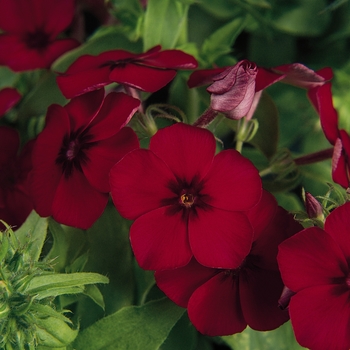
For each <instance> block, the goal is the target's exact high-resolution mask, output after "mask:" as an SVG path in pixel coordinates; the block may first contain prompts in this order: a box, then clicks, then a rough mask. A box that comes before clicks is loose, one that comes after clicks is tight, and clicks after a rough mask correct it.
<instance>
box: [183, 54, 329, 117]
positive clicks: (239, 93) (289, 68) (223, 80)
mask: <svg viewBox="0 0 350 350" xmlns="http://www.w3.org/2000/svg"><path fill="white" fill-rule="evenodd" d="M279 81H281V82H283V83H286V84H290V85H295V86H298V87H300V88H305V89H308V90H310V89H314V88H319V87H321V86H323V85H324V84H326V83H327V82H328V79H327V78H325V77H324V76H323V74H322V70H321V71H319V72H315V71H313V70H312V69H310V68H307V67H306V66H304V65H303V64H300V63H292V64H286V65H282V66H278V67H274V68H270V69H266V68H263V67H257V66H256V65H255V63H253V62H250V61H248V60H242V61H239V62H238V63H236V64H235V65H234V66H231V67H224V68H214V69H204V70H197V71H195V72H193V73H192V74H191V76H190V78H189V80H188V86H189V87H190V88H192V87H197V86H200V85H207V84H210V83H211V85H210V86H209V87H208V88H207V91H208V92H209V93H211V106H210V107H211V109H212V110H214V111H217V112H222V113H224V114H225V115H226V116H227V117H228V118H231V119H240V118H242V117H245V116H248V118H251V117H252V115H253V113H254V111H255V109H256V107H257V105H258V102H259V99H260V96H261V91H262V90H263V89H266V88H267V87H269V86H270V85H272V84H274V83H277V82H279Z"/></svg>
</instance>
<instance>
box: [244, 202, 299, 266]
mask: <svg viewBox="0 0 350 350" xmlns="http://www.w3.org/2000/svg"><path fill="white" fill-rule="evenodd" d="M301 230H303V226H301V225H300V224H299V223H298V222H297V221H295V220H294V216H293V215H292V214H290V213H288V212H287V211H286V210H285V209H283V208H281V207H278V208H277V210H276V211H275V215H274V217H273V218H272V220H270V222H269V224H268V225H267V226H266V227H264V229H263V231H262V232H261V233H260V235H259V236H258V237H257V239H256V240H255V241H254V242H253V246H252V250H251V252H250V254H251V255H254V256H256V257H258V262H257V263H256V265H257V266H259V267H260V268H262V269H268V270H278V265H277V260H276V258H277V253H278V245H279V244H280V243H281V242H283V241H284V240H286V239H287V238H289V237H291V236H293V235H294V234H295V233H297V232H300V231H301Z"/></svg>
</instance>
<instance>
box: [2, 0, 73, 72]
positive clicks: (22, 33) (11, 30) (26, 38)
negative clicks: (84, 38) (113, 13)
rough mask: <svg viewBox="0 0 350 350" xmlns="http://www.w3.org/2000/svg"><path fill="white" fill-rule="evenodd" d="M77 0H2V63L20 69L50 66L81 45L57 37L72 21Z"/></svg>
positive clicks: (71, 40) (15, 69)
mask: <svg viewBox="0 0 350 350" xmlns="http://www.w3.org/2000/svg"><path fill="white" fill-rule="evenodd" d="M74 6H75V5H74V0H51V1H47V0H16V1H12V0H0V28H1V29H2V30H3V31H4V33H2V34H0V64H1V65H6V66H8V67H10V68H11V69H12V70H14V71H16V72H19V71H24V70H31V69H36V68H49V67H50V66H51V64H52V62H53V61H54V60H55V59H56V58H58V57H59V56H61V55H62V54H63V53H64V52H66V51H68V50H71V49H73V48H75V47H76V46H78V45H79V43H78V42H77V41H75V40H73V39H57V36H58V34H60V33H61V32H63V30H65V29H66V28H67V27H68V26H69V24H70V23H71V21H72V19H73V15H74Z"/></svg>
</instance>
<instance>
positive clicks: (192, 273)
mask: <svg viewBox="0 0 350 350" xmlns="http://www.w3.org/2000/svg"><path fill="white" fill-rule="evenodd" d="M217 273H218V270H216V269H211V268H208V267H205V266H203V265H200V264H199V263H198V262H197V261H196V260H195V259H193V258H192V260H191V261H190V262H189V264H187V265H186V266H184V267H179V268H178V269H173V270H163V271H156V272H155V274H154V277H155V279H156V282H157V285H158V287H159V288H160V289H161V290H162V291H163V292H164V293H165V294H166V295H167V296H168V298H170V299H171V300H172V301H173V302H174V303H176V304H177V305H179V306H181V307H187V303H188V300H189V299H190V297H191V295H192V294H193V292H194V291H195V290H196V289H197V288H198V287H199V286H201V285H202V284H203V283H205V282H206V281H208V280H209V279H210V278H211V277H213V276H214V275H216V274H217Z"/></svg>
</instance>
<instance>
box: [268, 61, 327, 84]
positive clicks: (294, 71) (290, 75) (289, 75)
mask: <svg viewBox="0 0 350 350" xmlns="http://www.w3.org/2000/svg"><path fill="white" fill-rule="evenodd" d="M272 70H273V71H274V72H277V73H282V74H285V76H284V77H283V79H282V81H283V82H284V83H286V84H291V85H295V86H298V87H300V88H305V89H311V88H314V87H317V86H321V85H323V84H324V83H325V82H326V79H325V78H324V77H323V76H322V75H320V74H318V73H317V72H315V71H314V70H312V69H310V68H308V67H306V66H304V65H303V64H301V63H292V64H285V65H282V66H278V67H274V68H272Z"/></svg>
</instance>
